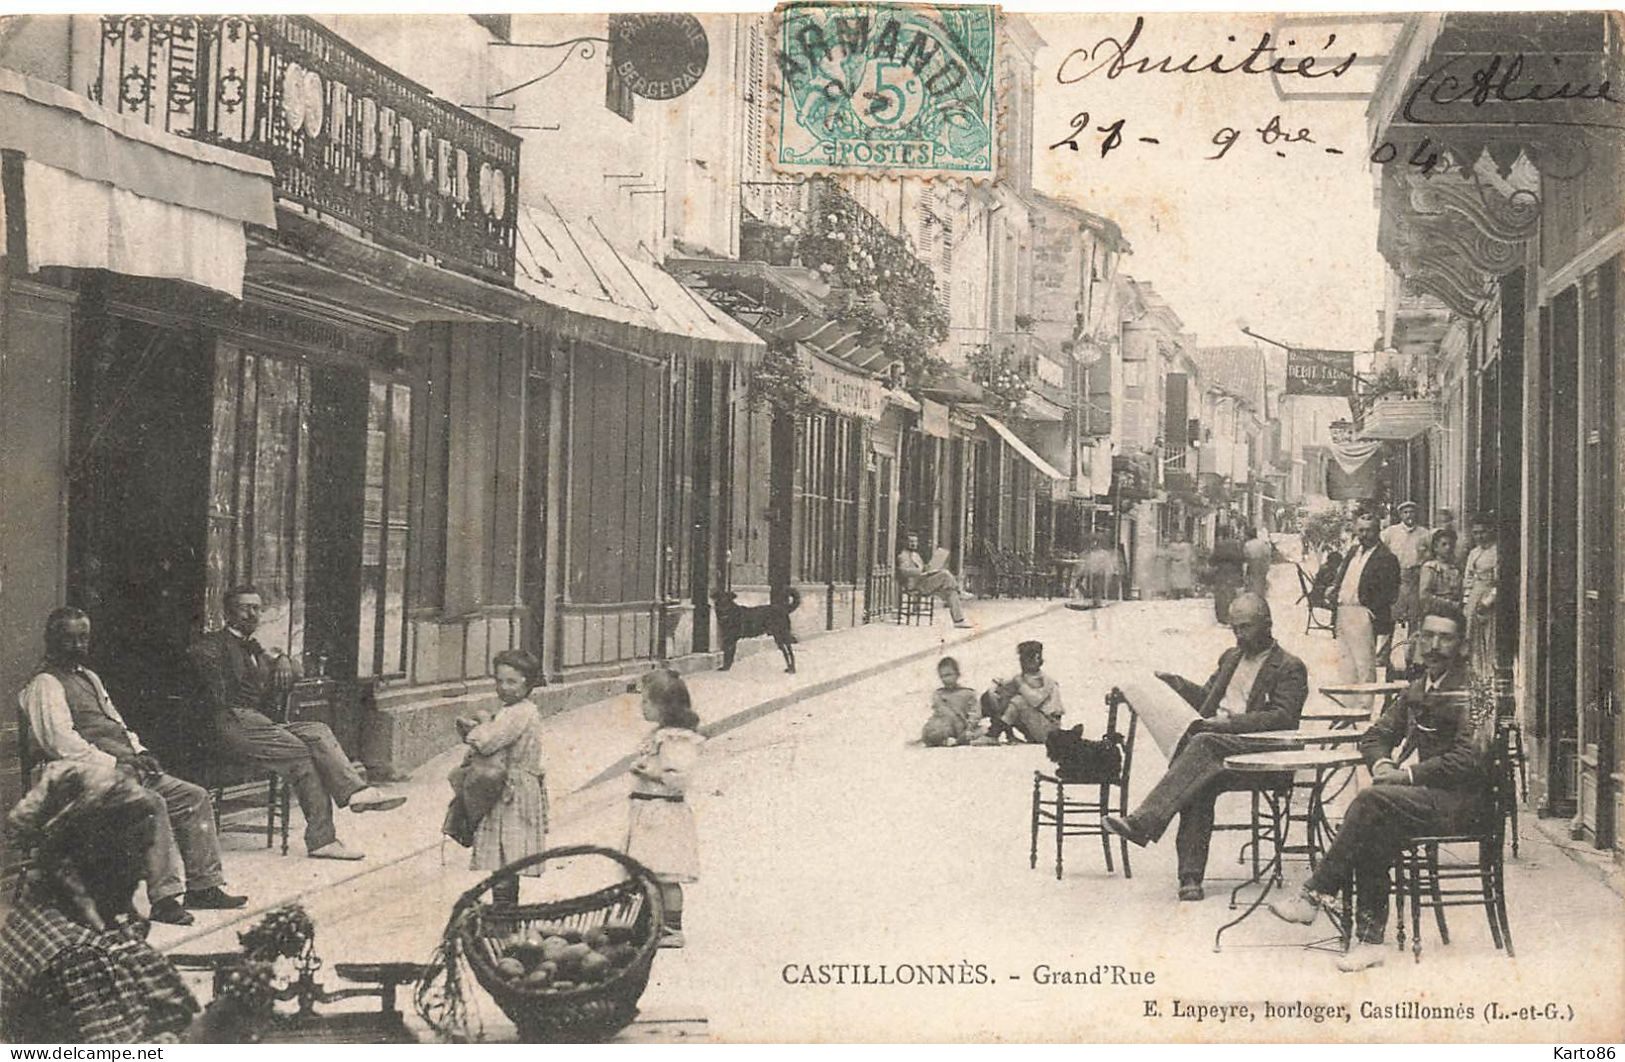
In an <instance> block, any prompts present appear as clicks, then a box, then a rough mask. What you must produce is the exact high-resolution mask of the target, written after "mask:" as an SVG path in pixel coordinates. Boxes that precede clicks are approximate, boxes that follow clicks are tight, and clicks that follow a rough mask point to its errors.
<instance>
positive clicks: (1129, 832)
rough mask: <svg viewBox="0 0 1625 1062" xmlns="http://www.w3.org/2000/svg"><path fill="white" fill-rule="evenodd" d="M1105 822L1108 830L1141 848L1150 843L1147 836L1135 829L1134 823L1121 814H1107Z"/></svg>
mask: <svg viewBox="0 0 1625 1062" xmlns="http://www.w3.org/2000/svg"><path fill="white" fill-rule="evenodd" d="M1105 822H1106V828H1107V829H1108V830H1110V831H1112V832H1113V833H1115V834H1117V836H1119V837H1122V838H1124V839H1125V840H1128V841H1131V842H1132V843H1134V844H1137V845H1139V846H1140V847H1141V848H1144V847H1145V846H1146V845H1148V844H1150V843H1151V839H1150V838H1149V837H1147V836H1146V835H1145V834H1143V833H1141V832H1140V831H1139V830H1137V829H1135V828H1134V824H1133V823H1131V822H1129V821H1128V819H1126V818H1124V817H1122V816H1121V815H1107V816H1106V820H1105Z"/></svg>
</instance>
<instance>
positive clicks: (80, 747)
mask: <svg viewBox="0 0 1625 1062" xmlns="http://www.w3.org/2000/svg"><path fill="white" fill-rule="evenodd" d="M89 655H90V617H89V616H87V615H86V614H85V613H83V612H81V611H80V610H79V609H76V608H59V609H57V610H56V611H54V612H52V613H51V614H50V615H49V616H47V617H46V619H45V664H44V666H43V667H42V668H41V669H40V671H39V673H38V674H36V675H35V676H34V677H33V678H32V679H30V680H29V682H28V685H26V686H24V687H23V690H22V692H21V693H19V694H18V695H17V703H18V705H19V706H20V707H21V708H22V710H23V716H24V718H26V719H27V720H28V729H29V732H30V733H31V734H32V736H33V742H34V744H35V745H36V746H38V749H39V752H40V754H41V755H43V756H44V757H45V759H46V760H69V761H72V762H75V763H82V764H89V765H91V766H93V767H106V768H110V769H113V770H115V771H117V772H118V773H120V774H122V775H124V776H126V777H127V778H128V779H129V780H130V781H133V782H135V783H137V784H138V785H140V787H141V790H142V792H144V793H146V794H147V800H148V803H150V804H151V805H152V810H153V822H154V824H155V826H154V833H153V841H152V844H151V846H149V847H148V849H147V859H146V866H147V871H146V881H147V901H148V902H149V903H150V904H151V907H152V909H151V912H150V916H151V918H152V920H153V921H154V922H165V923H167V924H169V925H175V926H189V925H191V924H192V922H193V918H192V914H191V912H190V911H188V910H187V908H188V907H190V908H193V909H195V910H230V909H232V908H234V907H241V906H243V905H244V904H245V903H247V902H248V898H247V897H246V896H233V895H231V894H229V893H227V892H226V891H225V890H224V889H223V888H221V886H223V885H224V884H225V883H226V875H225V871H224V870H223V869H222V868H221V865H220V839H219V837H217V836H216V835H215V832H214V805H213V804H212V803H211V802H210V800H209V794H208V792H207V791H205V790H204V789H202V788H201V787H199V786H195V785H193V784H192V783H191V782H187V781H183V780H182V779H179V778H176V777H175V776H174V775H172V774H167V773H165V771H164V769H163V766H162V765H161V764H159V762H158V759H157V757H155V756H154V755H153V754H152V753H150V752H148V751H147V748H146V746H145V745H143V744H141V739H140V738H139V737H137V736H136V733H135V731H134V730H131V729H130V728H129V727H128V726H126V725H125V723H124V717H123V716H122V715H120V714H119V711H118V709H117V708H115V707H113V701H112V698H110V697H108V695H107V687H105V686H103V685H102V680H101V678H100V677H98V676H97V674H96V672H94V671H92V670H90V669H89V668H88V667H86V666H85V661H86V660H87V659H88V658H89ZM25 781H26V779H25Z"/></svg>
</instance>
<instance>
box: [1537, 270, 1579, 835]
mask: <svg viewBox="0 0 1625 1062" xmlns="http://www.w3.org/2000/svg"><path fill="white" fill-rule="evenodd" d="M1551 322H1552V324H1551V345H1550V348H1549V350H1548V352H1547V354H1548V357H1547V367H1548V370H1549V377H1548V379H1549V384H1550V388H1549V390H1548V392H1547V401H1548V402H1549V403H1550V414H1549V420H1548V428H1547V440H1546V442H1547V450H1546V452H1547V454H1548V455H1549V458H1548V459H1549V461H1550V467H1549V468H1548V475H1547V476H1546V481H1547V482H1548V483H1549V494H1548V498H1549V500H1550V504H1548V505H1546V506H1545V507H1544V512H1545V513H1546V514H1547V515H1546V519H1545V521H1544V526H1545V531H1546V541H1545V547H1546V580H1545V582H1546V595H1545V596H1546V614H1545V621H1546V622H1545V627H1546V652H1545V654H1544V661H1545V667H1544V670H1545V675H1544V676H1543V678H1544V683H1543V686H1544V688H1543V694H1544V696H1543V700H1544V703H1545V706H1546V711H1547V713H1548V714H1547V721H1548V725H1547V735H1546V736H1547V744H1546V755H1547V772H1546V777H1547V779H1548V791H1547V811H1548V812H1549V813H1550V814H1553V815H1573V814H1574V811H1575V796H1576V793H1575V774H1574V771H1575V765H1576V762H1577V759H1578V755H1579V749H1578V745H1577V737H1578V734H1577V731H1578V724H1579V716H1578V712H1577V706H1576V700H1577V698H1576V694H1577V684H1576V675H1575V653H1576V650H1577V648H1578V645H1577V642H1576V631H1575V619H1576V611H1577V610H1576V605H1577V602H1576V597H1577V594H1578V589H1579V587H1578V576H1579V565H1578V563H1577V558H1578V553H1579V538H1578V531H1579V519H1578V517H1579V507H1578V506H1577V505H1575V504H1574V503H1573V500H1572V499H1574V498H1577V497H1578V496H1579V462H1578V461H1576V460H1575V458H1576V456H1577V455H1578V454H1579V440H1578V427H1579V425H1578V419H1579V417H1578V410H1579V394H1578V391H1579V387H1578V385H1579V351H1580V327H1579V326H1580V318H1579V299H1578V294H1577V290H1576V289H1575V288H1569V289H1567V290H1566V291H1564V292H1563V293H1562V294H1561V295H1559V296H1558V297H1557V298H1556V299H1555V300H1553V302H1552V317H1551Z"/></svg>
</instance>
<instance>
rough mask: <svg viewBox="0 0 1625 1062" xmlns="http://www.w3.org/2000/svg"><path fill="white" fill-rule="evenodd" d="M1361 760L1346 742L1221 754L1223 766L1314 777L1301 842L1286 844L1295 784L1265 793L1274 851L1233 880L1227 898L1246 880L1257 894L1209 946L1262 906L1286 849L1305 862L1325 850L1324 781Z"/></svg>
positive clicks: (1245, 771)
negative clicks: (1277, 794)
mask: <svg viewBox="0 0 1625 1062" xmlns="http://www.w3.org/2000/svg"><path fill="white" fill-rule="evenodd" d="M1265 733H1268V731H1265ZM1253 736H1257V735H1253ZM1361 762H1362V757H1361V756H1360V754H1359V752H1357V751H1356V750H1354V749H1348V748H1314V749H1310V748H1298V749H1281V750H1279V751H1275V752H1243V753H1239V754H1237V755H1234V756H1226V757H1225V760H1224V766H1225V769H1226V770H1230V771H1235V772H1237V773H1238V774H1280V773H1282V772H1286V771H1291V772H1293V773H1296V772H1298V771H1307V772H1311V773H1312V774H1313V779H1312V781H1311V782H1310V783H1309V784H1308V786H1307V787H1306V788H1307V790H1308V794H1309V809H1308V814H1307V815H1306V816H1305V817H1304V819H1303V820H1302V821H1303V822H1304V842H1303V844H1301V845H1297V846H1293V845H1289V844H1288V836H1287V834H1288V831H1290V830H1291V828H1292V822H1293V818H1292V814H1291V812H1292V792H1293V790H1294V789H1296V788H1297V787H1296V786H1293V787H1292V788H1289V789H1287V790H1286V796H1285V797H1284V798H1274V797H1269V798H1267V799H1269V800H1270V804H1271V807H1270V818H1271V825H1270V839H1271V841H1272V842H1273V845H1274V848H1275V852H1274V854H1273V855H1272V856H1271V858H1270V861H1269V863H1268V865H1266V866H1265V867H1263V868H1262V869H1261V870H1260V871H1259V873H1258V874H1255V875H1254V876H1253V877H1252V878H1250V879H1248V880H1247V881H1244V882H1242V883H1241V885H1238V886H1237V887H1236V890H1235V892H1232V893H1231V899H1232V901H1234V898H1235V896H1236V894H1237V893H1239V892H1240V890H1241V889H1242V888H1245V887H1246V886H1248V885H1261V886H1262V888H1260V889H1259V891H1258V895H1257V896H1255V897H1253V901H1252V903H1251V904H1249V905H1248V907H1247V909H1246V910H1245V911H1243V912H1241V914H1240V915H1238V916H1236V917H1235V918H1233V919H1231V920H1230V921H1229V922H1226V923H1225V924H1224V925H1222V926H1220V927H1219V929H1218V931H1217V932H1215V933H1214V934H1213V950H1214V951H1218V950H1219V949H1220V947H1221V944H1222V941H1223V939H1224V934H1225V932H1226V931H1227V930H1229V929H1231V928H1232V927H1234V926H1238V925H1240V924H1241V923H1243V922H1245V921H1247V919H1249V918H1251V917H1252V915H1253V912H1254V911H1257V910H1258V909H1259V908H1260V907H1262V906H1263V905H1264V901H1265V900H1266V899H1268V898H1269V894H1270V891H1271V890H1272V889H1274V888H1275V886H1276V885H1277V884H1278V883H1282V875H1281V864H1282V860H1283V859H1284V858H1285V857H1286V856H1287V855H1288V854H1289V853H1292V852H1302V853H1304V854H1306V855H1307V856H1308V857H1309V864H1310V866H1311V867H1312V866H1314V864H1315V861H1316V859H1317V858H1318V857H1319V856H1320V854H1321V853H1323V852H1324V851H1325V843H1327V842H1329V841H1330V839H1331V836H1332V828H1331V824H1330V823H1329V822H1328V821H1327V820H1326V811H1325V804H1324V800H1323V793H1324V792H1325V788H1326V782H1327V780H1328V779H1329V778H1330V777H1332V775H1334V774H1336V773H1337V772H1338V771H1341V770H1343V769H1345V768H1349V767H1356V766H1358V765H1359V764H1360V763H1361ZM1277 805H1284V806H1277ZM1345 930H1346V927H1345Z"/></svg>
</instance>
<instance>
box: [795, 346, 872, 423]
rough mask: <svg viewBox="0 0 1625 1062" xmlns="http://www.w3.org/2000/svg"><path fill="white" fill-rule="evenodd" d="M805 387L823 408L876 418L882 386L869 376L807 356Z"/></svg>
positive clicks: (848, 414)
mask: <svg viewBox="0 0 1625 1062" xmlns="http://www.w3.org/2000/svg"><path fill="white" fill-rule="evenodd" d="M807 362H808V365H807V367H808V378H807V388H808V390H809V391H811V392H812V396H813V397H814V398H816V399H817V400H818V401H819V402H820V403H822V404H823V405H824V406H825V408H827V409H829V410H831V411H833V412H835V413H841V414H844V415H845V416H849V417H861V418H863V419H864V420H879V419H880V414H881V412H882V411H883V410H884V409H885V408H886V390H885V388H883V387H881V386H880V381H879V380H877V379H875V378H874V377H872V376H861V375H859V374H858V373H855V372H850V371H848V370H846V369H842V368H839V367H838V366H835V365H831V364H830V363H829V362H827V361H825V360H823V359H822V358H817V357H810V356H809V357H808V358H807Z"/></svg>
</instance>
